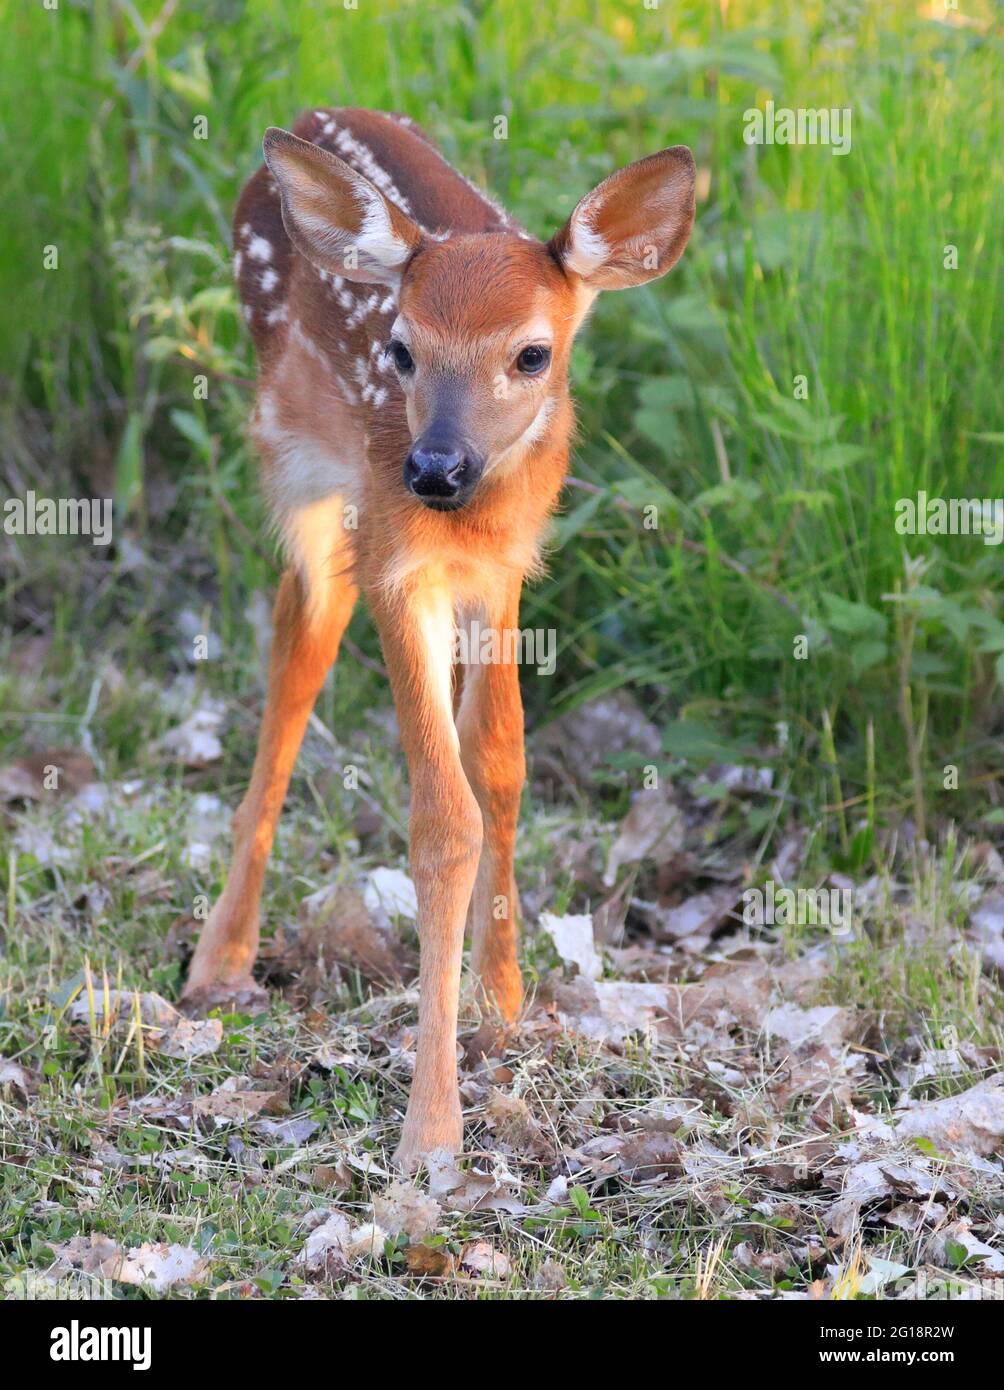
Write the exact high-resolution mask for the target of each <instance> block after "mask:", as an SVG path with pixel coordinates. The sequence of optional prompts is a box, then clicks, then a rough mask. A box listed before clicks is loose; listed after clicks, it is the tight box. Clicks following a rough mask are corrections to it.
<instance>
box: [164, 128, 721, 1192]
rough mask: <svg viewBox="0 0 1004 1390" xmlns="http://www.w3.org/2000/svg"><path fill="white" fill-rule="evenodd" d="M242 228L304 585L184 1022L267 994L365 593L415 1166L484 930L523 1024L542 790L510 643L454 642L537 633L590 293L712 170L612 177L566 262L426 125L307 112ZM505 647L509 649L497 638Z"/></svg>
mask: <svg viewBox="0 0 1004 1390" xmlns="http://www.w3.org/2000/svg"><path fill="white" fill-rule="evenodd" d="M264 155H265V165H266V166H267V167H263V168H259V170H258V171H257V172H256V173H255V174H254V175H253V176H252V178H251V179H250V180H249V181H248V183H247V184H246V186H245V188H244V191H243V193H242V195H241V198H240V201H239V203H238V206H237V211H236V214H235V219H234V241H235V250H236V256H235V265H236V275H237V282H238V287H239V291H240V297H241V300H242V302H243V305H244V315H245V318H246V319H247V322H248V324H249V326H250V330H251V334H252V336H253V338H254V343H255V348H256V351H257V356H258V364H259V377H258V392H257V404H256V408H255V412H254V415H253V419H252V427H251V432H252V437H253V438H254V441H255V443H256V445H257V448H258V450H259V452H260V455H261V464H262V479H263V484H264V488H265V492H266V495H267V498H268V501H269V504H270V507H271V511H272V514H273V516H274V518H275V521H276V524H277V526H278V529H279V531H280V533H281V536H282V539H283V541H284V547H285V551H286V554H287V557H288V567H287V569H286V570H285V573H284V574H283V577H282V580H281V583H280V586H279V592H278V596H277V598H276V603H275V613H274V639H273V650H272V655H271V662H270V671H269V687H268V696H267V700H266V704H265V710H264V716H263V719H262V725H261V732H260V736H259V743H258V752H257V756H256V758H255V764H254V771H253V774H252V777H251V783H250V786H249V788H248V791H247V794H246V795H245V797H244V800H243V802H242V804H241V806H240V808H239V810H238V811H237V813H236V815H235V818H234V850H233V860H232V864H231V868H230V873H229V876H228V879H227V883H226V887H225V889H224V891H223V893H222V895H221V897H220V899H219V901H218V902H217V903H216V905H215V906H214V908H213V910H212V912H211V914H210V916H209V918H208V920H207V921H206V924H205V927H204V928H203V931H202V935H201V939H200V940H199V943H198V946H197V948H196V951H195V955H194V957H193V959H192V963H191V968H190V973H189V976H188V982H187V985H186V989H185V997H186V1003H187V1005H188V1006H189V1007H190V1008H194V1009H197V1008H199V1007H200V1005H201V1006H202V1007H205V1006H206V1004H207V1003H209V1002H210V1001H212V1000H214V999H215V1000H217V1001H218V1000H220V999H221V998H222V997H223V996H225V995H226V994H227V993H228V992H233V993H238V992H240V991H241V990H247V989H254V988H255V986H254V983H253V980H252V979H251V969H252V966H253V964H254V960H255V956H256V953H257V950H258V912H259V900H260V896H261V889H262V881H263V878H264V873H265V866H266V862H267V859H268V855H269V851H270V849H271V845H272V839H273V834H274V832H275V826H276V821H277V819H278V816H279V812H280V809H281V806H282V802H283V798H284V796H285V793H286V787H287V785H288V782H289V777H290V773H291V771H292V767H293V763H294V761H295V759H296V755H297V751H298V749H299V746H300V741H301V739H302V736H303V732H304V729H305V726H306V723H307V720H308V718H309V716H310V712H311V709H312V707H313V704H314V700H315V697H316V696H317V694H318V691H319V690H320V687H321V685H322V683H323V681H324V679H325V676H326V674H327V672H328V670H329V668H330V667H331V665H332V663H333V662H334V660H335V656H336V654H337V651H338V645H339V642H340V640H341V637H342V634H343V633H344V631H345V627H346V625H347V623H348V621H349V617H350V615H351V613H352V609H353V606H354V604H355V601H356V598H357V595H358V593H359V591H360V590H361V591H362V592H363V594H364V595H365V597H366V600H367V602H368V604H369V607H370V610H371V612H372V614H373V617H374V619H375V621H376V624H377V628H378V630H379V635H380V641H381V645H382V648H383V652H384V658H385V661H386V665H387V669H388V672H389V675H390V681H391V686H392V688H393V694H394V700H395V704H396V707H397V711H398V721H399V725H400V732H401V741H402V744H403V747H404V752H405V755H406V758H407V762H408V769H409V778H410V783H411V825H410V862H411V871H412V876H413V879H414V882H415V888H416V893H417V899H418V914H419V920H418V932H419V942H420V948H421V965H420V971H419V990H420V1003H419V1023H418V1037H417V1044H416V1049H417V1050H416V1061H415V1073H414V1080H413V1084H412V1089H411V1095H410V1099H409V1103H408V1108H407V1113H406V1116H405V1120H404V1125H403V1130H402V1136H401V1141H400V1145H399V1147H398V1150H397V1153H396V1156H395V1157H396V1160H397V1162H398V1163H399V1164H400V1165H401V1166H402V1167H405V1168H413V1167H415V1166H416V1165H417V1163H418V1162H419V1161H420V1160H421V1158H422V1156H423V1155H424V1154H428V1153H430V1152H432V1151H434V1150H437V1149H442V1148H445V1149H448V1150H450V1151H452V1152H454V1153H456V1152H459V1151H460V1149H461V1146H462V1137H463V1119H462V1115H461V1109H460V1098H459V1094H458V1086H457V1056H456V1046H457V1010H458V1002H459V992H460V978H461V964H462V950H463V940H464V930H465V924H466V921H467V918H468V915H469V916H470V922H471V931H472V970H473V974H474V977H475V980H476V984H477V988H478V991H479V995H480V998H481V1001H482V1003H483V1005H484V1006H485V1007H486V1008H487V1009H490V1010H493V1011H495V1013H496V1014H497V1015H499V1016H501V1019H502V1020H505V1021H510V1020H512V1019H513V1018H514V1017H515V1016H516V1014H517V1013H518V1010H519V1008H520V1002H521V979H520V969H519V961H518V953H517V912H518V908H517V897H516V887H515V883H514V880H513V849H514V841H515V836H516V820H517V813H518V808H519V801H520V796H521V789H522V785H523V780H524V775H525V763H524V755H523V711H522V704H521V701H520V690H519V676H518V667H517V665H516V663H515V660H514V659H511V656H512V652H511V648H510V649H509V652H508V654H507V655H506V656H504V657H503V659H501V660H499V661H498V662H496V663H495V664H488V665H482V664H478V665H472V666H469V667H468V668H467V669H466V670H464V669H461V668H460V667H459V665H457V664H456V663H455V661H454V639H455V634H456V631H457V629H458V626H462V625H465V624H470V623H472V622H474V621H475V620H477V621H478V622H479V623H480V625H481V628H482V630H483V629H484V628H485V627H489V626H490V627H492V628H494V629H497V630H498V631H500V632H505V631H511V630H514V629H516V628H517V627H518V621H519V599H520V590H521V588H522V584H523V579H524V576H525V575H526V574H527V573H528V572H533V571H534V570H535V568H536V567H537V566H538V565H539V560H538V547H539V544H540V541H541V537H542V533H543V531H544V528H545V525H546V522H547V519H548V516H549V513H550V512H551V510H552V509H553V507H554V505H555V502H556V500H557V497H558V493H559V492H560V490H561V486H562V482H563V480H564V477H565V472H566V465H567V458H568V448H569V437H570V434H571V431H572V423H573V417H572V406H571V402H570V399H569V392H568V359H569V353H570V350H571V345H572V339H573V337H574V335H575V332H576V330H577V329H578V327H579V325H580V324H581V323H582V321H583V319H584V318H585V316H586V314H587V313H588V311H589V308H590V305H591V304H592V302H593V300H594V298H595V297H596V294H597V292H598V291H599V290H604V289H624V288H627V287H629V286H632V285H640V284H643V283H644V282H646V281H648V280H652V279H655V278H656V277H657V276H660V275H663V274H665V272H666V271H668V270H669V269H670V267H671V266H672V265H673V264H674V263H675V262H676V261H677V259H678V258H679V257H680V255H681V254H682V252H683V248H684V246H685V245H686V242H687V239H688V237H689V235H690V230H691V227H692V225H693V220H694V160H693V157H692V155H691V153H690V151H689V150H688V149H687V148H686V147H685V146H682V145H677V146H674V147H673V148H672V149H667V150H663V151H661V152H660V153H658V154H653V155H649V156H648V157H647V158H645V159H640V160H638V161H637V162H636V163H634V164H631V165H628V166H627V167H626V168H623V169H620V170H619V171H618V172H616V173H614V174H611V175H610V177H609V178H607V179H605V180H604V181H603V182H602V183H601V184H599V185H598V187H597V188H595V189H594V190H593V192H591V193H589V194H587V196H586V197H585V198H583V199H582V201H581V202H580V203H579V204H578V205H577V207H576V208H575V210H574V211H573V212H572V215H571V217H570V218H569V219H568V221H567V222H566V223H565V225H564V227H562V228H561V230H560V231H559V232H557V234H556V235H555V236H553V237H552V238H551V240H550V241H548V242H543V241H538V240H537V239H536V238H534V237H532V236H530V235H529V234H528V233H527V232H525V231H524V230H523V229H522V228H521V227H519V226H517V224H516V223H515V222H514V221H513V220H512V219H511V218H510V217H509V216H508V215H507V214H506V213H505V212H504V211H503V210H502V209H501V208H499V207H497V206H496V205H495V204H494V203H493V202H491V201H489V199H488V198H486V197H485V196H484V194H482V193H480V192H479V191H478V190H477V189H476V188H475V187H474V186H473V184H471V183H469V182H468V181H467V180H466V179H465V178H464V177H463V176H462V175H461V174H459V173H458V172H457V171H456V170H455V169H453V168H451V166H450V165H449V164H448V163H447V162H446V160H445V159H443V157H442V156H441V155H440V154H439V153H438V151H437V150H436V148H435V146H434V145H433V144H432V142H431V140H430V139H429V138H428V136H426V135H425V134H424V133H423V132H422V131H421V130H420V129H419V128H418V127H417V126H416V125H415V124H414V123H413V122H412V121H410V120H408V119H406V118H404V117H401V116H394V115H387V114H384V113H382V112H377V111H365V110H357V109H344V110H339V109H330V110H329V109H325V110H318V111H311V112H307V113H305V114H304V115H303V116H301V117H300V119H299V120H298V121H297V123H296V125H295V127H294V130H293V132H292V133H290V132H289V131H286V130H279V129H270V130H268V131H267V132H266V134H265V138H264ZM502 649H503V651H505V644H502Z"/></svg>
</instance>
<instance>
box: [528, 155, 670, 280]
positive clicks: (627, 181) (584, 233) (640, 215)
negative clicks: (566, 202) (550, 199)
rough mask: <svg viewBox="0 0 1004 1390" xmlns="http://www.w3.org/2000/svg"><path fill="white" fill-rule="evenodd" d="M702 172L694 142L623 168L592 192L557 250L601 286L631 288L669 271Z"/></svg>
mask: <svg viewBox="0 0 1004 1390" xmlns="http://www.w3.org/2000/svg"><path fill="white" fill-rule="evenodd" d="M695 175H696V171H695V167H694V156H693V155H692V154H691V153H690V151H689V150H688V149H687V147H686V145H674V146H673V148H672V149H669V150H661V151H660V152H659V153H658V154H650V155H648V156H647V158H645V159H639V160H637V161H636V162H635V163H634V164H628V165H627V166H626V167H625V168H624V169H618V170H617V172H616V173H615V174H611V175H610V177H609V178H606V179H604V180H603V182H602V183H601V184H599V185H598V186H597V187H596V188H594V189H593V191H592V193H587V194H586V196H585V197H584V198H583V199H582V201H581V203H579V205H578V207H577V208H576V209H575V211H574V212H573V213H572V215H571V217H570V218H569V219H568V221H567V222H566V223H565V225H564V226H563V227H562V229H561V231H560V232H558V233H557V235H556V236H554V237H553V238H552V240H551V249H552V251H553V252H554V254H555V255H556V256H557V258H558V260H559V261H560V262H561V264H562V266H563V267H564V269H565V270H566V271H570V272H571V273H573V274H575V275H578V276H581V278H582V280H583V282H584V283H585V284H586V285H588V286H589V288H590V289H594V290H624V289H628V288H629V287H630V286H631V285H643V284H644V283H645V281H646V280H655V279H656V278H657V277H658V276H660V275H665V273H666V271H667V270H669V269H671V268H672V266H674V265H675V264H676V262H677V261H678V260H679V259H680V256H681V255H682V254H683V248H684V247H685V246H686V244H687V239H688V237H689V236H690V229H691V228H692V227H693V225H694V182H695Z"/></svg>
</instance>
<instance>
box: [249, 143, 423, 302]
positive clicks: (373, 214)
mask: <svg viewBox="0 0 1004 1390" xmlns="http://www.w3.org/2000/svg"><path fill="white" fill-rule="evenodd" d="M262 148H263V150H264V154H265V163H266V164H267V165H268V167H269V169H270V170H271V171H272V173H273V174H274V175H275V179H276V182H277V183H278V185H279V192H280V195H281V197H282V220H283V223H284V224H285V227H286V231H287V233H288V234H289V239H290V241H291V242H292V243H293V245H294V246H295V247H296V249H297V250H298V251H299V252H300V253H301V255H304V256H306V258H307V260H308V261H311V262H312V263H313V264H314V265H315V266H317V267H318V269H320V270H327V271H331V272H333V273H334V274H336V275H344V276H345V278H346V279H347V280H361V281H363V282H364V283H367V284H379V285H389V286H391V287H392V288H393V289H396V288H397V286H398V285H399V284H400V280H401V272H402V271H403V269H404V266H405V263H406V262H407V261H408V259H409V257H410V256H411V255H412V254H413V253H414V252H415V251H416V250H417V248H418V245H419V243H420V241H421V239H422V233H421V231H420V229H419V228H418V227H417V226H416V225H415V223H414V222H412V221H411V219H410V218H408V217H405V215H404V213H403V212H402V211H401V210H400V208H398V207H395V206H394V204H393V203H392V202H390V201H389V200H388V199H387V198H385V197H384V195H383V194H382V193H381V192H380V190H379V189H378V188H376V187H375V186H374V185H373V184H372V183H370V181H369V179H366V178H363V176H362V174H357V173H356V171H355V170H354V169H351V168H350V167H349V166H348V165H347V164H346V163H344V161H342V160H341V159H338V158H337V157H336V156H335V155H333V154H329V153H328V151H327V150H323V149H321V148H320V146H319V145H313V144H311V143H310V141H309V140H301V139H300V138H299V136H297V135H292V134H290V132H289V131H288V130H278V129H276V128H275V127H274V126H273V127H271V128H270V129H268V130H267V131H266V132H265V139H264V141H263V143H262Z"/></svg>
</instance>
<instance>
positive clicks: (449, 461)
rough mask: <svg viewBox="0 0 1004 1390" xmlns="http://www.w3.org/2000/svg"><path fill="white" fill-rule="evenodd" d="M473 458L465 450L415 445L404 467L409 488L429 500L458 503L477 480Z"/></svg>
mask: <svg viewBox="0 0 1004 1390" xmlns="http://www.w3.org/2000/svg"><path fill="white" fill-rule="evenodd" d="M474 472H475V470H474V469H473V468H472V466H471V459H470V458H469V457H468V455H467V453H466V452H465V451H464V450H463V449H457V448H452V447H445V446H442V445H440V446H438V447H435V446H425V445H422V444H416V445H415V447H414V448H413V449H412V451H411V453H410V454H409V455H408V457H407V459H406V460H405V464H404V481H405V485H406V486H407V487H408V489H409V490H410V491H411V492H413V493H414V494H415V496H416V497H421V498H422V500H423V501H429V502H430V503H431V504H432V505H435V503H436V502H437V501H439V502H452V501H456V500H457V499H458V498H459V497H460V495H461V493H462V492H463V491H464V489H465V487H466V486H467V485H468V484H471V483H473V482H475V481H477V479H476V477H473V476H472V474H474Z"/></svg>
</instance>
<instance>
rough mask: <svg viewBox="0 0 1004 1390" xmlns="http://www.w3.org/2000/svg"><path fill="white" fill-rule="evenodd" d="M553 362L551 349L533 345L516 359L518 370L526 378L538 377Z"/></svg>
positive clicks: (526, 348)
mask: <svg viewBox="0 0 1004 1390" xmlns="http://www.w3.org/2000/svg"><path fill="white" fill-rule="evenodd" d="M550 360H551V349H550V348H546V347H538V346H537V345H536V344H531V346H530V347H525V348H524V349H523V351H522V352H521V353H520V355H519V356H518V357H517V358H516V370H517V371H518V372H522V373H523V375H524V376H537V375H538V374H539V373H540V372H542V371H543V370H544V368H545V367H546V366H547V364H548V362H550Z"/></svg>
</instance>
